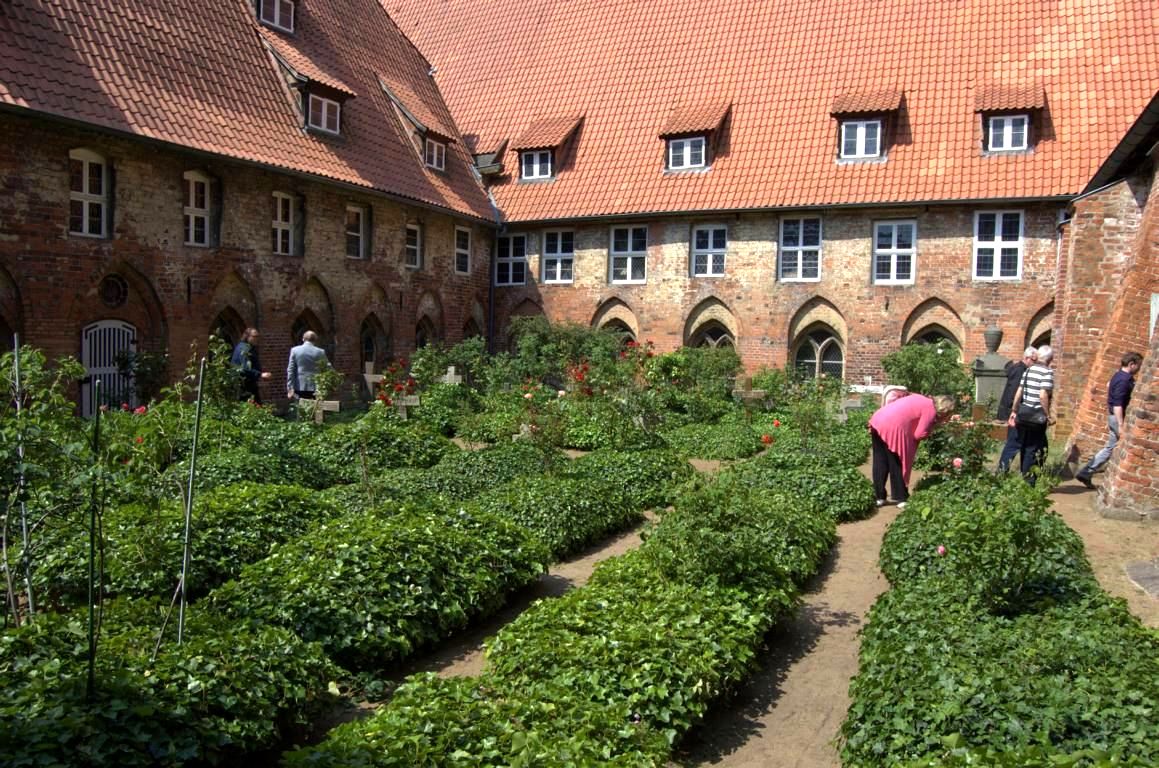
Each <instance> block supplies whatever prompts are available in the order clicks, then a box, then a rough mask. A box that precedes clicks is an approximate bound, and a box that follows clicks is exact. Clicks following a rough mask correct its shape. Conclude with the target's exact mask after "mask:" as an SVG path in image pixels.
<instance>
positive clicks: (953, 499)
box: [880, 475, 1092, 613]
mask: <svg viewBox="0 0 1159 768" xmlns="http://www.w3.org/2000/svg"><path fill="white" fill-rule="evenodd" d="M939 547H942V548H944V549H943V551H944V554H939V549H938V548H939ZM880 565H881V570H882V573H884V574H885V577H886V578H887V579H889V581H890V583H891V584H893V585H894V586H900V585H905V584H908V583H911V582H913V581H915V580H919V579H923V578H929V577H931V576H935V575H942V576H946V577H948V578H949V579H950V584H952V585H953V586H954V588H955V589H956V590H957V593H958V595H959V596H961V597H965V596H972V597H973V598H975V599H977V600H980V601H982V604H983V605H985V606H986V607H987V609H988V610H991V611H994V612H998V613H1003V612H1006V613H1010V612H1017V611H1019V610H1023V609H1026V608H1027V607H1028V606H1033V605H1034V604H1036V603H1037V602H1039V601H1042V600H1057V599H1062V598H1065V597H1066V596H1068V595H1074V594H1077V593H1083V592H1086V591H1087V590H1088V589H1089V587H1090V581H1091V578H1092V577H1091V571H1090V566H1089V565H1088V564H1087V561H1086V557H1085V555H1084V553H1083V545H1082V540H1081V539H1080V538H1079V537H1078V535H1077V534H1075V532H1074V531H1072V530H1071V529H1070V528H1069V527H1067V525H1066V524H1065V523H1064V522H1063V521H1062V519H1061V518H1059V517H1058V516H1057V515H1055V514H1053V513H1052V512H1050V511H1049V501H1048V500H1047V499H1046V497H1045V495H1044V493H1043V492H1042V491H1041V490H1037V489H1035V488H1033V487H1032V486H1030V485H1028V484H1027V483H1025V482H1024V481H1023V480H1022V478H1020V477H1003V478H995V477H993V476H990V475H962V476H955V477H952V478H949V479H947V480H946V482H943V483H939V484H938V485H936V486H934V487H932V488H929V489H926V490H921V491H917V492H915V493H914V494H913V496H911V497H910V501H909V503H908V504H907V505H906V509H905V510H904V511H903V512H902V513H901V514H900V515H899V516H898V517H897V519H896V520H895V521H894V522H893V524H892V525H891V526H890V528H889V530H888V531H887V532H886V535H885V539H884V541H883V542H882V547H881V558H880ZM947 588H948V587H947Z"/></svg>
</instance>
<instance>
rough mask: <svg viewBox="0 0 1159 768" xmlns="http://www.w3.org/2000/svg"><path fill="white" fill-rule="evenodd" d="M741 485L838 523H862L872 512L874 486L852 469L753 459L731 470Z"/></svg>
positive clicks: (811, 462)
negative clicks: (783, 497)
mask: <svg viewBox="0 0 1159 768" xmlns="http://www.w3.org/2000/svg"><path fill="white" fill-rule="evenodd" d="M729 471H730V473H732V474H735V476H736V477H737V478H738V479H739V481H740V482H741V483H743V484H744V485H746V486H748V487H751V488H754V489H767V490H771V491H776V492H778V493H784V494H786V495H787V497H788V498H791V499H794V503H796V504H798V505H801V506H807V507H810V508H811V509H813V510H816V511H817V512H823V513H825V514H827V515H829V516H830V517H831V518H832V519H833V520H835V521H837V522H839V523H845V522H850V521H852V520H861V519H863V518H865V517H867V516H868V515H869V514H871V513H872V512H873V510H874V509H875V507H874V505H873V501H874V499H873V484H872V483H871V482H869V480H868V479H867V478H866V477H865V475H863V474H861V471H860V470H859V469H857V468H855V467H854V466H849V465H844V466H842V465H840V464H837V463H829V462H827V461H825V460H824V458H819V459H818V460H817V461H805V460H802V461H800V462H799V463H794V464H789V465H787V466H786V465H784V464H777V463H776V462H774V461H771V460H765V461H762V460H756V461H750V462H745V463H743V464H738V465H735V466H733V467H732V468H730V470H729Z"/></svg>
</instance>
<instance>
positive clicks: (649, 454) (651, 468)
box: [561, 448, 693, 509]
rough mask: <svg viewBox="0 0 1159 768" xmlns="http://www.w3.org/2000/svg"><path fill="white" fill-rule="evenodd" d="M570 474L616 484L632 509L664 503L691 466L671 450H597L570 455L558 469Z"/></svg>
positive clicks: (665, 503) (667, 503)
mask: <svg viewBox="0 0 1159 768" xmlns="http://www.w3.org/2000/svg"><path fill="white" fill-rule="evenodd" d="M561 472H562V474H564V475H565V476H567V477H572V478H586V479H589V480H610V481H612V482H613V483H615V484H617V485H620V486H621V487H622V488H623V490H624V494H625V495H626V496H627V499H628V504H629V505H630V506H631V507H632V508H633V509H652V508H655V507H665V506H667V505H669V504H671V503H672V499H673V497H674V496H675V493H676V489H677V488H679V487H680V485H682V484H683V483H684V482H686V481H687V480H689V479H690V478H691V477H692V474H693V469H692V465H691V464H689V463H688V462H687V461H686V460H685V459H683V458H681V456H680V455H679V454H678V453H676V452H675V451H672V450H667V449H662V448H660V449H652V450H644V451H616V450H599V451H593V452H592V453H589V454H586V455H584V456H580V457H579V458H577V459H573V460H572V461H571V462H570V463H569V464H567V465H565V466H564V467H562V469H561Z"/></svg>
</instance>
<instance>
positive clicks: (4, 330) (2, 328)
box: [0, 317, 14, 354]
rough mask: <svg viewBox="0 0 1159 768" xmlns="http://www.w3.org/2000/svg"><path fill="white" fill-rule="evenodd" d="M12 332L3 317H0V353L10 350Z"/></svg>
mask: <svg viewBox="0 0 1159 768" xmlns="http://www.w3.org/2000/svg"><path fill="white" fill-rule="evenodd" d="M13 335H14V332H13V330H12V328H11V327H10V326H9V325H8V323H7V322H6V321H5V320H4V318H3V317H0V354H3V353H4V352H11V351H12V338H13Z"/></svg>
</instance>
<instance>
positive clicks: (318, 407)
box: [310, 400, 342, 424]
mask: <svg viewBox="0 0 1159 768" xmlns="http://www.w3.org/2000/svg"><path fill="white" fill-rule="evenodd" d="M310 407H311V408H313V409H314V423H315V424H321V423H322V420H323V419H324V418H325V417H326V413H327V412H329V413H338V410H339V409H340V408H341V407H342V403H341V401H339V400H312V401H310Z"/></svg>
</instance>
